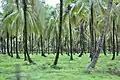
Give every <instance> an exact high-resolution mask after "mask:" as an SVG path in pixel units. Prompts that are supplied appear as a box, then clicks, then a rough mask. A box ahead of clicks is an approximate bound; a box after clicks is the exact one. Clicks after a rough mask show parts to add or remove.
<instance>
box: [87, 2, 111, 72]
mask: <svg viewBox="0 0 120 80" xmlns="http://www.w3.org/2000/svg"><path fill="white" fill-rule="evenodd" d="M112 2H113V0H109V1H108V9H107V10H108V11H107V15H106V17H105V24H104V27H103V29H102V34H101V37H100V40H98V42H97V47H96V51H95V52H94V53H95V55H94V57H93V59H92V61H91V63H90V64H89V65H88V66H87V68H86V70H87V71H89V70H90V69H91V68H95V65H96V63H97V60H98V57H99V54H100V51H101V48H102V44H103V41H104V37H105V35H106V31H107V28H108V24H109V16H110V11H111V7H112Z"/></svg>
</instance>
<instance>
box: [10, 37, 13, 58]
mask: <svg viewBox="0 0 120 80" xmlns="http://www.w3.org/2000/svg"><path fill="white" fill-rule="evenodd" d="M10 42H11V51H10V53H11V57H13V53H12V51H13V49H12V47H13V45H12V44H13V41H12V36H11V37H10Z"/></svg>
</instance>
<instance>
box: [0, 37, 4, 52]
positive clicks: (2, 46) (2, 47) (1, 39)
mask: <svg viewBox="0 0 120 80" xmlns="http://www.w3.org/2000/svg"><path fill="white" fill-rule="evenodd" d="M0 41H1V45H0V46H1V51H2V54H4V51H3V49H4V45H3V43H4V42H3V38H2V37H1V38H0Z"/></svg>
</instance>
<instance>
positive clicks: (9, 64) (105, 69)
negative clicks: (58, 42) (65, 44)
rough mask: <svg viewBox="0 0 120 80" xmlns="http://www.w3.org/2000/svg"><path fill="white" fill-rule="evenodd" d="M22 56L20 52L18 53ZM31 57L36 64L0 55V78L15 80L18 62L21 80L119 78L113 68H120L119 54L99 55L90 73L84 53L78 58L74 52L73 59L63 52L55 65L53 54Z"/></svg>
mask: <svg viewBox="0 0 120 80" xmlns="http://www.w3.org/2000/svg"><path fill="white" fill-rule="evenodd" d="M20 57H21V58H23V56H22V54H21V55H20ZM31 58H32V59H33V60H34V61H35V62H36V63H37V65H30V64H29V63H28V62H25V61H23V59H15V58H11V57H9V56H6V55H0V80H16V69H15V66H16V64H20V76H21V80H119V79H120V77H119V76H120V74H117V72H115V71H114V70H118V69H120V67H119V66H120V61H119V59H120V56H119V57H116V60H114V61H113V60H110V59H111V56H110V55H107V56H103V55H101V56H99V60H98V63H97V65H96V68H95V69H94V70H92V71H91V72H90V73H86V72H85V66H86V65H88V63H89V61H90V59H89V56H88V55H87V54H86V55H84V56H83V57H82V58H79V57H78V55H77V54H76V55H75V56H74V60H73V61H70V60H69V57H68V56H67V55H66V54H64V55H63V56H60V59H59V60H60V61H59V63H58V66H57V67H53V66H52V64H53V60H54V55H53V54H50V55H49V56H48V57H47V58H44V57H41V56H39V55H32V56H31Z"/></svg>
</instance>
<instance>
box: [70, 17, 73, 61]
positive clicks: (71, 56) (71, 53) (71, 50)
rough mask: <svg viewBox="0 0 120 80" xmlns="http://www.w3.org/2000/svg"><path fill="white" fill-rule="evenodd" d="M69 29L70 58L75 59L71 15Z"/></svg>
mask: <svg viewBox="0 0 120 80" xmlns="http://www.w3.org/2000/svg"><path fill="white" fill-rule="evenodd" d="M69 29H70V60H73V49H72V46H73V40H72V28H71V22H70V16H69Z"/></svg>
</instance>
